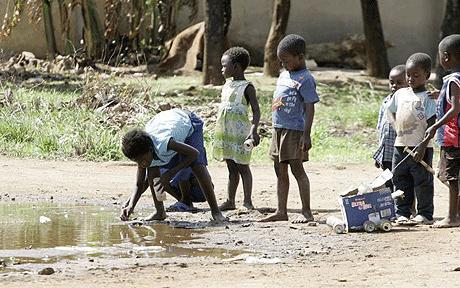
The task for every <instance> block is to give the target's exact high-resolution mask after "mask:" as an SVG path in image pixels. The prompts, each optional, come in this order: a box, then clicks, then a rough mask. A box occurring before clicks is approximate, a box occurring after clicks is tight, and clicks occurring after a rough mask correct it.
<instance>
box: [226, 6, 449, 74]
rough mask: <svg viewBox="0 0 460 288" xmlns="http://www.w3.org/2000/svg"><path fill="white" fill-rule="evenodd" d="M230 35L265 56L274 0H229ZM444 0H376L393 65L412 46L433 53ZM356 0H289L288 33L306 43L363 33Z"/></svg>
mask: <svg viewBox="0 0 460 288" xmlns="http://www.w3.org/2000/svg"><path fill="white" fill-rule="evenodd" d="M232 3H233V5H232V7H233V19H232V20H233V21H232V24H231V26H230V31H229V37H230V39H231V41H232V42H233V43H237V44H242V45H245V46H248V47H249V48H251V49H250V50H251V52H252V54H253V55H252V56H253V59H254V60H258V61H260V60H261V59H263V58H262V57H263V47H264V44H265V40H266V37H267V35H268V31H269V29H270V21H271V14H272V0H251V1H248V0H233V1H232ZM444 6H445V1H443V0H384V1H379V8H380V14H381V19H382V25H383V30H384V33H385V39H386V40H387V41H389V42H391V43H392V44H393V45H394V47H393V48H391V49H389V50H388V56H389V60H390V64H391V65H397V64H399V63H403V62H405V60H406V59H407V57H408V56H409V55H410V54H412V53H414V52H425V53H428V54H430V55H432V56H435V54H436V52H435V50H436V47H437V43H438V41H439V40H438V35H439V29H440V27H441V21H442V17H443V13H444ZM361 18H362V17H361V6H360V1H359V0H291V13H290V18H289V23H288V27H287V33H296V34H299V35H302V36H303V37H304V38H305V39H306V40H307V42H309V43H320V42H329V41H340V40H341V39H343V38H344V37H346V36H347V35H353V34H363V33H364V32H363V25H362V19H361Z"/></svg>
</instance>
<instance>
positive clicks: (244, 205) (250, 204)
mask: <svg viewBox="0 0 460 288" xmlns="http://www.w3.org/2000/svg"><path fill="white" fill-rule="evenodd" d="M243 207H246V209H248V210H254V205H252V203H244V204H243Z"/></svg>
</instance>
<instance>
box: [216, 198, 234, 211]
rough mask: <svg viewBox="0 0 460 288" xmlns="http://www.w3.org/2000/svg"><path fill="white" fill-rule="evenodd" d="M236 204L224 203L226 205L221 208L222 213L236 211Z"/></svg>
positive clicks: (228, 201)
mask: <svg viewBox="0 0 460 288" xmlns="http://www.w3.org/2000/svg"><path fill="white" fill-rule="evenodd" d="M235 209H236V207H235V202H231V201H230V200H227V201H225V202H224V204H222V205H220V206H219V210H220V211H228V210H235Z"/></svg>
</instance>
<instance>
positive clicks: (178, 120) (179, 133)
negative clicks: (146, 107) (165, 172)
mask: <svg viewBox="0 0 460 288" xmlns="http://www.w3.org/2000/svg"><path fill="white" fill-rule="evenodd" d="M145 130H146V132H147V134H149V136H150V139H152V142H153V149H154V151H155V154H156V155H157V156H158V158H159V159H153V160H152V163H151V164H150V167H159V166H163V165H166V164H168V163H169V161H171V159H172V158H173V157H174V156H175V155H176V154H177V152H176V151H173V150H168V143H169V140H170V139H171V138H174V140H175V141H176V142H184V141H185V139H186V138H187V137H188V136H190V135H191V134H192V133H193V127H192V122H191V121H190V117H189V115H188V114H187V113H186V112H184V111H183V110H181V109H177V108H174V109H171V110H167V111H163V112H160V113H158V114H157V115H155V117H153V119H152V120H150V121H149V122H148V123H147V125H146V126H145Z"/></svg>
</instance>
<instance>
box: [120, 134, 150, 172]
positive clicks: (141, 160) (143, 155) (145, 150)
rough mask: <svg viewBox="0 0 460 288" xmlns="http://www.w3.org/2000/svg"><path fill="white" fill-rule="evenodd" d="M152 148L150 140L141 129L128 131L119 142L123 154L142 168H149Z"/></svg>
mask: <svg viewBox="0 0 460 288" xmlns="http://www.w3.org/2000/svg"><path fill="white" fill-rule="evenodd" d="M152 147H153V142H152V139H150V136H149V135H148V134H147V132H145V131H143V130H141V129H132V130H130V131H128V133H126V134H125V136H123V139H122V141H121V150H122V152H123V154H124V155H125V156H126V157H128V158H129V159H130V160H132V161H134V162H136V163H137V165H139V166H140V167H142V168H147V167H149V166H150V163H151V162H152V160H153V149H152Z"/></svg>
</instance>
